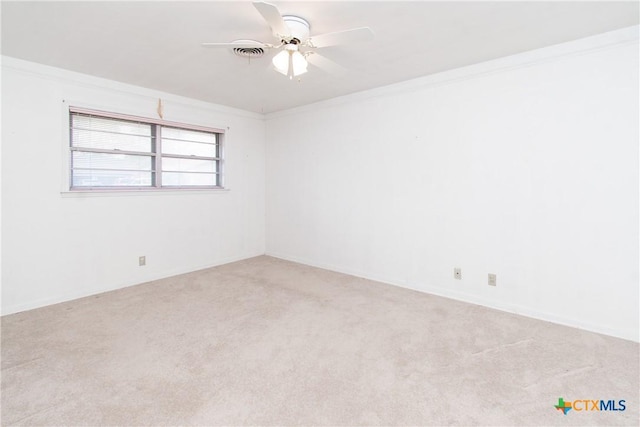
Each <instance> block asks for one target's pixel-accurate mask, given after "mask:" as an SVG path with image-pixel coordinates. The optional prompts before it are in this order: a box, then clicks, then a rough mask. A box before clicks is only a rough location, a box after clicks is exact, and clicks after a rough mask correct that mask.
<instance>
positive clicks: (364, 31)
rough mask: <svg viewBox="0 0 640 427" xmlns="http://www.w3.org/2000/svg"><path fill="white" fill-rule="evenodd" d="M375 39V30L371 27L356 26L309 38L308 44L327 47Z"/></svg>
mask: <svg viewBox="0 0 640 427" xmlns="http://www.w3.org/2000/svg"><path fill="white" fill-rule="evenodd" d="M369 40H373V31H371V28H369V27H360V28H354V29H352V30H344V31H336V32H334V33H326V34H320V35H319V36H313V37H311V38H309V41H308V42H307V44H308V45H309V46H311V47H317V48H320V47H327V46H335V45H337V44H351V43H357V42H364V41H369Z"/></svg>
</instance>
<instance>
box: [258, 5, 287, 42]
mask: <svg viewBox="0 0 640 427" xmlns="http://www.w3.org/2000/svg"><path fill="white" fill-rule="evenodd" d="M253 6H254V7H255V8H256V9H257V10H258V12H260V15H262V17H263V18H264V20H265V21H267V24H269V26H270V27H271V30H272V31H273V33H274V35H278V36H283V37H285V38H286V37H289V36H291V30H290V29H289V27H288V26H287V24H285V22H284V19H282V15H281V14H280V11H279V10H278V8H277V7H275V6H274V5H272V4H271V3H265V2H262V1H256V2H253Z"/></svg>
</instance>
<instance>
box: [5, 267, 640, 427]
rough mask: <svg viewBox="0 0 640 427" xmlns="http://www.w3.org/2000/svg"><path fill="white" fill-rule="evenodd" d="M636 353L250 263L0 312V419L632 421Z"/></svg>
mask: <svg viewBox="0 0 640 427" xmlns="http://www.w3.org/2000/svg"><path fill="white" fill-rule="evenodd" d="M638 363H639V360H638V344H637V343H633V342H629V341H624V340H620V339H615V338H611V337H607V336H603V335H598V334H594V333H590V332H585V331H581V330H577V329H572V328H567V327H563V326H558V325H554V324H551V323H547V322H542V321H537V320H532V319H528V318H524V317H519V316H516V315H511V314H507V313H503V312H499V311H494V310H490V309H486V308H482V307H479V306H474V305H470V304H465V303H461V302H456V301H452V300H448V299H445V298H439V297H435V296H430V295H426V294H422V293H419V292H414V291H410V290H405V289H401V288H397V287H393V286H389V285H384V284H380V283H376V282H372V281H368V280H364V279H359V278H356V277H352V276H347V275H344V274H338V273H333V272H330V271H326V270H321V269H317V268H312V267H307V266H303V265H299V264H295V263H291V262H286V261H282V260H278V259H274V258H270V257H258V258H253V259H250V260H245V261H241V262H237V263H233V264H228V265H224V266H221V267H217V268H212V269H208V270H203V271H198V272H194V273H191V274H186V275H182V276H178V277H173V278H169V279H165V280H159V281H155V282H150V283H146V284H142V285H139V286H135V287H131V288H127V289H122V290H118V291H114V292H109V293H106V294H101V295H97V296H93V297H88V298H84V299H80V300H76V301H71V302H68V303H63V304H58V305H54V306H49V307H45V308H41V309H38V310H33V311H29V312H24V313H19V314H15V315H11V316H5V317H3V318H2V400H1V403H2V419H1V420H2V425H4V426H7V425H222V424H223V425H526V424H528V425H562V426H565V425H594V424H596V425H637V424H638V375H639V374H638ZM559 397H563V398H564V400H565V401H573V400H579V399H580V400H581V399H587V400H596V399H605V400H608V399H615V400H616V401H617V400H620V399H624V400H625V401H626V410H625V411H589V412H588V411H576V410H571V411H569V412H568V413H567V415H564V414H563V413H562V412H560V411H558V410H556V409H555V408H554V405H556V404H557V403H558V398H559Z"/></svg>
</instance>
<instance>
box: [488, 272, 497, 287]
mask: <svg viewBox="0 0 640 427" xmlns="http://www.w3.org/2000/svg"><path fill="white" fill-rule="evenodd" d="M489 286H496V275H495V274H491V273H489Z"/></svg>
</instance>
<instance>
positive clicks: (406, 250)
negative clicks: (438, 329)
mask: <svg viewBox="0 0 640 427" xmlns="http://www.w3.org/2000/svg"><path fill="white" fill-rule="evenodd" d="M637 34H638V28H637V27H635V28H633V29H627V30H622V31H618V32H614V33H610V34H605V35H601V36H596V37H592V38H589V39H584V40H580V41H576V42H572V43H568V44H564V45H559V46H556V47H551V48H547V49H541V50H539V51H534V52H530V53H526V54H521V55H517V56H514V57H510V58H504V59H501V60H497V61H492V62H490V63H485V64H479V65H476V66H472V67H467V68H465V69H462V70H455V71H452V72H448V73H442V74H439V75H436V76H431V77H427V78H423V79H418V80H416V81H412V82H408V83H404V84H399V85H395V86H391V87H386V88H381V89H378V90H373V91H369V92H365V93H360V94H356V95H352V96H347V97H343V98H340V99H336V100H332V101H328V102H324V103H319V104H317V105H313V106H306V107H301V108H299V109H294V110H289V111H286V112H281V113H275V114H271V115H269V116H267V141H268V142H267V196H266V200H267V254H269V255H273V256H277V257H281V258H286V259H291V260H295V261H299V262H303V263H306V264H311V265H316V266H320V267H325V268H329V269H332V270H337V271H343V272H347V273H352V274H356V275H359V276H363V277H368V278H373V279H377V280H381V281H384V282H388V283H393V284H397V285H400V286H405V287H409V288H414V289H418V290H423V291H426V292H431V293H434V294H439V295H444V296H448V297H452V298H456V299H460V300H465V301H470V302H474V303H478V304H482V305H486V306H489V307H495V308H499V309H503V310H507V311H512V312H516V313H520V314H525V315H529V316H533V317H537V318H541V319H546V320H551V321H554V322H558V323H564V324H567V325H572V326H577V327H581V328H585V329H589V330H593V331H597V332H601V333H606V334H611V335H614V336H618V337H623V338H627V339H632V340H638V333H639V332H638V298H639V294H638V281H639V277H638V269H639V265H638V256H639V253H638V219H639V209H638V205H639V200H638V189H639V188H638V180H639V177H638V169H639V168H638V155H639V151H638V146H639V137H638V127H639V123H638V117H639V108H638V78H639V73H638V36H637ZM454 267H461V268H462V275H463V280H461V281H457V280H454V279H453V268H454ZM488 273H495V274H497V279H498V286H497V287H495V288H494V287H490V286H488V285H487V274H488ZM443 327H446V325H443Z"/></svg>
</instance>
